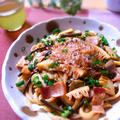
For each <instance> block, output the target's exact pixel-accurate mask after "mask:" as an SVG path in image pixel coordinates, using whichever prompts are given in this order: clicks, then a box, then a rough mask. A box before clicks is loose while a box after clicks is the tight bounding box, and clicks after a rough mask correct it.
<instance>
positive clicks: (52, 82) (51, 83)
mask: <svg viewBox="0 0 120 120" xmlns="http://www.w3.org/2000/svg"><path fill="white" fill-rule="evenodd" d="M54 82H55V81H54V80H48V83H47V85H48V86H53V84H54Z"/></svg>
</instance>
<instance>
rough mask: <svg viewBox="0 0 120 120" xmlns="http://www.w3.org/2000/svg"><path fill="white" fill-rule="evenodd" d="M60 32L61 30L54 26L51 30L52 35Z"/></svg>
mask: <svg viewBox="0 0 120 120" xmlns="http://www.w3.org/2000/svg"><path fill="white" fill-rule="evenodd" d="M60 32H61V30H60V29H59V28H56V29H54V30H53V31H52V34H53V35H54V34H57V33H60Z"/></svg>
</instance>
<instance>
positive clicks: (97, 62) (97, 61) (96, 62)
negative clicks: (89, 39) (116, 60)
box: [93, 60, 101, 64]
mask: <svg viewBox="0 0 120 120" xmlns="http://www.w3.org/2000/svg"><path fill="white" fill-rule="evenodd" d="M93 63H94V64H101V61H100V60H95V61H94V62H93Z"/></svg>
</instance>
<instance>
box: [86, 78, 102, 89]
mask: <svg viewBox="0 0 120 120" xmlns="http://www.w3.org/2000/svg"><path fill="white" fill-rule="evenodd" d="M87 84H88V85H89V86H90V87H94V86H99V85H100V84H99V81H98V80H95V79H93V78H92V77H90V78H89V81H87Z"/></svg>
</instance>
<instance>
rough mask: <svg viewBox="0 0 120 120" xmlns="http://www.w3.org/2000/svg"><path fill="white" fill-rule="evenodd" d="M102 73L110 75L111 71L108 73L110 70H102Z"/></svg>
mask: <svg viewBox="0 0 120 120" xmlns="http://www.w3.org/2000/svg"><path fill="white" fill-rule="evenodd" d="M101 73H102V74H108V73H109V71H108V70H101Z"/></svg>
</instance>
